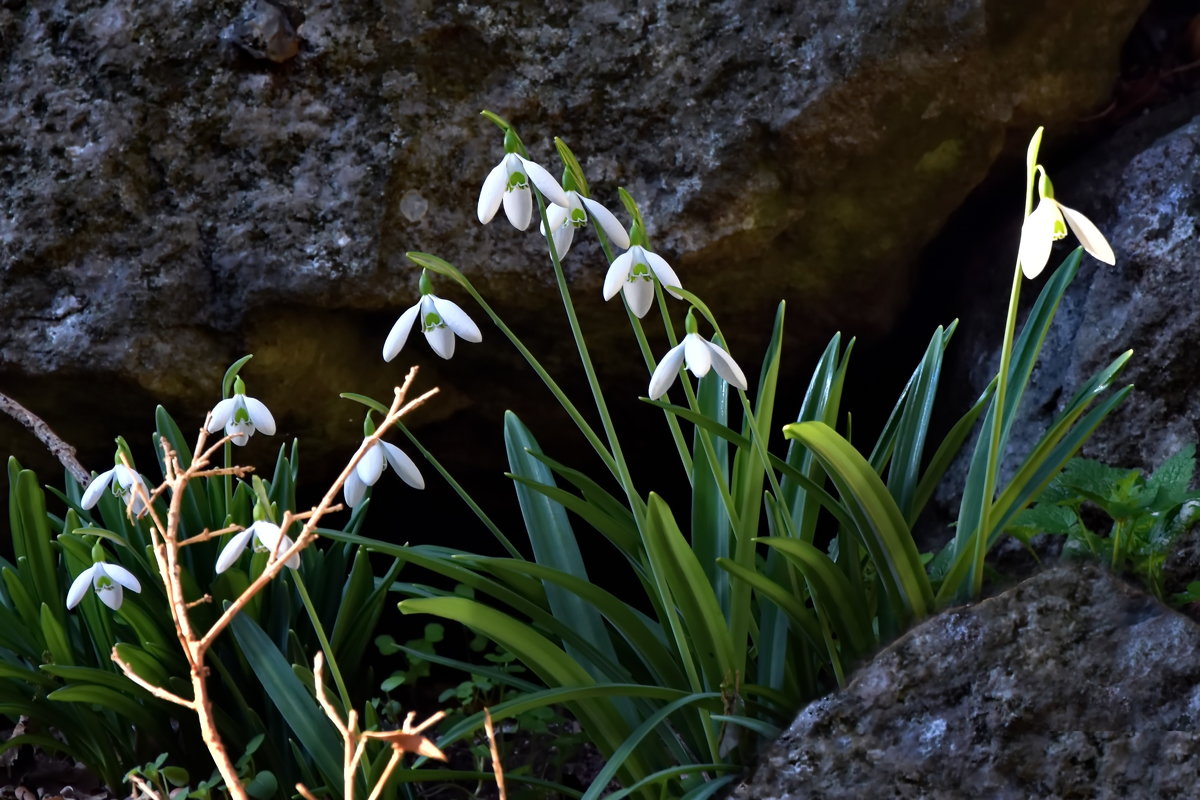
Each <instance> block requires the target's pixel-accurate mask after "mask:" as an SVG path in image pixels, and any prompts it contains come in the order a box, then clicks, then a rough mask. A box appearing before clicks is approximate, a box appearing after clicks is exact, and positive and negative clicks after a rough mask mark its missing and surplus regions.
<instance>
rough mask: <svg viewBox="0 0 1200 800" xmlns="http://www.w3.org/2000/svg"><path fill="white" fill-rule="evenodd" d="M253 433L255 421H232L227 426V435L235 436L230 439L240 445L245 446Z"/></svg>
mask: <svg viewBox="0 0 1200 800" xmlns="http://www.w3.org/2000/svg"><path fill="white" fill-rule="evenodd" d="M253 433H254V423H253V422H231V423H229V424H228V425H226V426H225V435H226V436H231V437H233V438H232V439H231V440H230V441H232V442H233V443H234V444H236V445H237V446H238V447H245V446H246V443H247V442H249V441H250V436H251V435H252V434H253Z"/></svg>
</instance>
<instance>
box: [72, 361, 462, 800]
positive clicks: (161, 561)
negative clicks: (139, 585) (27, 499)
mask: <svg viewBox="0 0 1200 800" xmlns="http://www.w3.org/2000/svg"><path fill="white" fill-rule="evenodd" d="M416 375H417V369H416V367H413V368H412V369H410V370H409V372H408V374H407V375H406V376H405V378H404V383H403V385H402V386H398V387H396V390H395V398H394V400H393V402H392V405H391V408H390V409H388V413H387V415H386V416H385V417H384V419H383V421H382V422H381V423H380V425H379V427H378V428H377V429H376V430H375V433H373V434H372V435H371V436H368V437H367V438H366V439H364V440H363V443H362V445H360V446H359V448H358V451H357V452H356V453H355V454H354V456H353V458H351V459H350V462H349V463H348V464H347V465H346V468H345V469H344V470H342V473H341V475H340V476H339V477H338V479H337V480H336V481H334V483H333V485H332V486H330V487H329V491H328V492H326V494H325V496H324V497H323V498H322V499H321V502H320V503H318V504H317V505H316V506H315V507H314V508H312V509H311V510H310V511H305V512H302V513H298V514H297V513H293V512H291V511H287V512H285V513H284V515H283V519H282V520H281V521H280V531H281V532H283V531H286V530H287V529H288V528H289V527H290V526H291V525H292V523H293V522H302V523H303V527H302V529H301V531H300V533H299V534H298V535H297V537H296V539H295V541H294V542H293V543H292V545H291V546H289V547H287V548H286V549H283V551H282V552H279V550H280V548H281V547H282V543H283V541H284V537H283V535H282V534H281V535H280V537H279V539H278V541H277V542H276V543H275V547H274V550H275V552H272V553H271V557H270V559H268V562H267V566H266V569H264V570H263V572H262V574H260V575H259V576H258V577H257V578H255V580H254V581H253V582H251V584H250V585H249V586H248V587H246V589H245V590H243V592H242V593H241V594H240V595H239V596H238V597H237V598H236V599H235V600H234V601H233V602H232V603H231V604H230V605H229V606H228V607H227V608H226V609H225V611H224V612H223V613H222V614H221V616H220V617H219V618H218V619H217V621H216V622H215V623H213V625H212V626H211V627H210V628H209V629H208V630H206V631H204V632H203V634H200V633H199V632H198V631H196V630H195V629H194V628H193V627H192V622H191V619H190V617H189V615H188V610H189V609H191V608H193V607H194V606H196V605H199V604H200V603H205V602H211V597H210V596H208V595H205V596H203V597H201V598H199V599H195V600H189V599H188V598H187V597H186V595H185V593H184V588H183V581H182V577H181V569H180V565H179V551H180V548H182V547H184V546H186V545H188V544H193V543H195V542H199V541H206V540H208V539H212V538H214V537H216V536H220V535H222V534H224V533H228V532H231V531H233V530H238V529H239V528H236V527H234V528H227V529H223V530H220V531H204V532H202V533H200V534H197V535H196V536H194V537H191V538H189V539H186V540H182V541H181V540H180V538H179V534H180V521H181V518H182V506H183V497H184V493H185V491H186V489H187V484H188V483H189V482H190V481H192V480H196V479H197V478H208V477H216V476H223V475H236V476H238V477H245V476H246V475H247V474H248V473H250V472H251V471H252V470H250V469H249V468H245V467H217V468H210V467H209V464H210V462H211V460H212V459H213V458H214V456H215V455H216V453H217V451H218V450H219V449H220V448H221V447H222V445H224V443H225V442H228V441H229V440H230V438H231V437H229V436H225V437H222V438H220V439H218V440H217V441H216V442H215V443H213V444H209V443H208V430H207V427H208V422H209V421H208V420H205V426H204V427H203V428H201V430H200V432H199V435H198V437H197V439H196V446H195V448H194V449H193V453H195V454H196V455H195V456H194V457H193V458H192V462H191V464H189V465H188V466H187V467H186V468H184V467H183V465H182V464H180V463H179V456H178V454H177V453H176V452H175V451H174V450H172V449H171V447H170V444H169V443H168V442H167V440H166V439H165V438H163V439H161V440H160V448H161V450H162V456H163V464H164V467H165V474H166V480H164V481H163V483H162V484H161V485H159V486H158V487H157V488H156V489H155V490H154V491H153V492H150V491H149V490H148V489H147V487H145V486H143V485H142V484H141V483H140V482H137V483H135V484H134V485H133V486H132V487H131V489H132V495H131V497H130V505H129V508H132V507H133V502H134V500H135V499H136V500H138V501H140V502H141V503H142V504H144V506H145V509H146V510H145V512H144V514H146V515H147V516H148V517H149V522H150V526H149V527H150V538H151V542H152V545H153V548H152V549H153V552H154V559H155V561H156V562H157V565H158V569H159V575H160V577H161V579H162V581H163V586H164V588H165V590H166V594H167V601H168V606H169V609H170V612H171V617H172V621H173V622H174V625H175V634H176V637H177V638H178V640H179V644H180V647H181V648H182V650H183V652H184V655H185V656H186V658H187V661H188V667H189V672H190V673H191V683H192V699H190V700H189V699H187V698H184V697H182V696H180V695H178V694H174V693H172V692H169V691H167V690H166V689H164V688H162V687H160V686H155V685H153V684H151V683H149V682H148V681H146V680H145V679H143V678H142V677H141V676H139V675H138V674H137V673H136V672H134V671H133V669H132V667H131V666H130V665H129V664H127V663H125V662H124V661H123V660H122V659H121V658H120V656H119V654H118V653H117V651H116V649H115V648H114V649H113V653H112V658H113V660H114V661H115V662H116V663H117V664H118V665H119V666H120V667H121V670H122V671H123V672H124V673H125V675H126V676H127V677H128V678H129V679H130V680H132V681H133V682H134V683H136V684H137V685H139V686H141V687H142V688H143V689H145V690H146V691H148V692H150V693H151V694H153V695H154V696H156V697H159V698H162V699H164V700H167V701H169V702H172V703H175V704H177V705H180V706H183V707H184V708H187V709H190V710H191V711H193V712H195V714H196V716H197V718H198V720H199V723H200V733H201V736H202V738H203V740H204V743H205V746H206V747H207V748H208V751H209V755H210V756H211V757H212V759H213V762H214V763H215V764H216V767H217V770H218V771H219V772H220V774H221V777H222V779H224V781H225V787H226V790H227V791H228V792H229V794H230V795H231V796H232V797H233V798H235V800H247V795H246V790H245V788H244V787H243V785H242V782H241V778H240V777H239V776H238V774H237V770H236V768H235V766H234V764H233V762H232V760H231V759H230V757H229V754H228V753H227V752H226V750H225V746H224V743H223V742H222V741H221V737H220V734H219V733H218V732H217V726H216V718H215V716H214V714H213V709H212V703H211V700H210V698H209V694H208V684H207V680H208V675H209V668H208V666H207V665H206V664H205V657H206V655H207V653H208V649H209V648H210V647H211V646H212V644H213V642H214V641H215V639H216V637H217V636H219V635H220V634H221V633H222V632H223V631H224V630H225V628H226V627H228V626H229V624H230V622H231V621H232V620H233V618H234V616H235V615H236V614H237V613H238V612H240V611H241V610H242V609H243V608H244V607H245V606H246V604H247V603H248V602H250V600H251V599H252V598H253V597H254V596H255V595H256V594H258V592H259V591H261V590H262V589H263V587H265V586H266V585H267V583H269V582H270V581H271V580H272V579H273V578H274V577H275V576H276V575H278V574H279V572H280V571H281V570H282V569H283V568H284V566H285V565H286V564H287V562H288V560H289V559H291V558H292V557H293V556H295V555H297V554H298V553H299V552H300V551H301V550H303V549H304V548H305V547H307V546H308V545H309V544H311V543H312V542H313V541H314V540H315V539H316V538H317V534H316V530H317V526H318V525H319V524H320V520H321V517H322V516H324V515H325V514H328V513H330V512H333V511H337V510H339V509H341V505H339V504H338V503H336V502H335V498H336V497H337V494H338V492H340V491H341V489H342V486H343V485H344V484H345V482H346V479H347V478H348V477H349V476H350V475H351V473H352V471H353V470H354V469H355V467H356V466H357V464H358V462H359V461H360V460H361V459H362V457H363V455H364V454H365V453H366V452H367V450H368V449H369V448H370V447H371V446H373V445H374V444H375V443H376V442H378V441H379V440H380V438H381V437H382V436H383V434H384V433H385V432H386V431H387V430H388V429H389V428H390V427H392V426H393V425H395V424H396V422H397V421H398V420H399V419H400V418H401V417H403V416H404V415H405V414H407V413H408V412H410V411H412V410H413V409H414V408H416V407H418V406H420V405H421V404H422V403H424V402H425V401H426V400H428V399H429V398H430V397H432V396H433V395H434V394H436V393H437V389H432V390H430V391H428V392H425V393H424V394H423V395H421V396H420V397H418V398H416V399H415V400H412V401H409V402H406V398H407V396H408V391H409V388H410V387H411V386H412V383H413V381H414V380H415V378H416ZM121 458H122V462H123V463H125V466H126V467H130V465H129V464H128V463H127V459H125V457H124V455H123V454H122V457H121ZM85 477H86V476H85ZM164 495H168V496H169V500H168V503H167V514H166V518H165V519H163V517H162V515H161V514H160V513H159V511H158V509H156V508H155V507H154V505H153V503H154V501H155V500H156V499H158V498H159V497H162V496H164ZM323 663H324V657H323V654H321V653H318V654H317V656H316V660H315V662H314V668H315V669H314V671H315V673H316V690H317V697H318V700H319V701H320V703H321V707H322V708H323V709H324V710H325V713H326V714H327V715H328V716H329V718H330V719H331V720H333V722H334V725H335V726H337V729H338V732H339V733H340V734H341V735H342V738H343V742H344V744H345V754H344V756H345V757H344V761H345V763H344V769H343V778H344V783H345V787H344V788H345V794H344V798H345V800H353V790H354V774H355V771H356V769H357V767H358V764H359V762H360V760H361V759H362V756H363V753H364V752H365V748H366V744H367V741H368V740H370V739H378V740H383V741H387V742H388V743H389V744H391V746H392V758H391V760H390V761H389V762H388V766H387V768H386V769H385V770H384V771H383V774H382V775H381V777H380V780H379V781H378V782H377V784H376V786H375V787H374V791H373V792H372V794H371V798H372V800H374V798H376V797H378V795H379V793H380V792H381V791H382V788H383V787H384V786H385V785H386V783H387V780H388V778H389V777H390V775H391V773H392V770H394V769H395V767H396V765H397V764H399V761H400V756H401V755H403V753H405V752H415V753H420V754H422V755H426V756H430V757H433V758H441V759H443V760H444V759H445V756H444V755H443V754H442V752H441V751H440V750H438V748H437V747H436V746H434V744H433V743H432V742H430V741H429V740H428V739H426V738H425V737H424V736H421V735H420V733H421V731H422V730H424V729H425V728H426V727H428V726H429V725H432V724H433V723H435V722H437V721H438V720H439V719H441V718H442V716H443V715H442V714H435V715H434V716H433V717H431V718H430V719H428V720H426V721H425V722H423V723H422V724H421V725H419V726H416V727H414V726H413V724H412V722H413V718H414V715H412V714H409V715H408V718H407V719H406V720H405V721H404V726H403V728H402V729H401V730H399V731H367V732H362V733H360V732H359V731H358V715H357V713H356V712H355V711H354V710H353V709H349V710H348V713H347V719H346V721H345V722H342V720H341V718H340V716H339V715H338V713H337V710H336V709H335V708H334V706H333V704H332V703H330V702H329V700H328V698H327V697H326V696H325V690H324V683H323V676H322V674H321V670H322V667H323ZM296 788H297V791H299V792H300V794H301V795H303V796H304V797H305V798H306V800H316V798H315V797H314V796H313V795H312V793H311V792H309V790H308V789H306V788H305V787H303V786H300V785H297V787H296Z"/></svg>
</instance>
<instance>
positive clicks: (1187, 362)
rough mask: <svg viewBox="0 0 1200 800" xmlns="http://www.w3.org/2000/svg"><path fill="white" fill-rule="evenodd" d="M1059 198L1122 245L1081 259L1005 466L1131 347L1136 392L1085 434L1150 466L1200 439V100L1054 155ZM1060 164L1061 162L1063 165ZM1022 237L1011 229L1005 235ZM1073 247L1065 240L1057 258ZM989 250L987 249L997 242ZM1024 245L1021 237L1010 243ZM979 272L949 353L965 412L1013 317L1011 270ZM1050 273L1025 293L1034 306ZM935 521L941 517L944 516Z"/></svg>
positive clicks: (958, 476)
mask: <svg viewBox="0 0 1200 800" xmlns="http://www.w3.org/2000/svg"><path fill="white" fill-rule="evenodd" d="M1044 163H1046V164H1047V166H1048V168H1049V169H1050V170H1051V176H1052V177H1053V179H1054V180H1055V187H1056V192H1057V195H1058V197H1059V198H1060V199H1061V200H1062V202H1064V203H1066V204H1067V205H1070V206H1072V207H1074V208H1078V209H1079V210H1081V211H1083V212H1084V213H1085V214H1087V215H1088V216H1089V217H1090V218H1091V219H1092V220H1093V221H1094V222H1095V223H1096V224H1097V225H1098V226H1099V227H1100V229H1101V230H1102V231H1103V232H1104V233H1105V234H1106V236H1107V237H1108V240H1109V242H1110V243H1111V244H1112V247H1113V250H1114V251H1115V253H1116V257H1117V264H1116V266H1115V267H1110V266H1108V265H1106V264H1102V263H1100V262H1098V261H1096V260H1095V259H1092V258H1091V257H1090V256H1087V255H1084V263H1083V265H1082V266H1081V268H1080V271H1079V275H1078V276H1077V277H1076V279H1075V282H1074V283H1073V284H1072V286H1071V287H1070V289H1069V290H1068V291H1067V294H1066V295H1065V297H1064V298H1063V302H1062V304H1061V306H1060V308H1059V311H1058V315H1057V317H1056V319H1055V322H1054V324H1053V326H1052V327H1051V329H1050V332H1049V334H1048V336H1047V337H1046V342H1045V345H1044V347H1043V351H1042V358H1041V360H1040V362H1039V364H1038V367H1037V368H1036V369H1035V371H1034V373H1033V377H1032V380H1031V383H1030V386H1029V389H1028V391H1027V392H1026V395H1025V397H1024V399H1023V401H1022V406H1021V418H1020V422H1019V424H1018V426H1017V427H1016V428H1015V429H1014V431H1013V434H1012V436H1011V437H1010V448H1009V459H1008V464H1007V466H1008V471H1009V472H1011V470H1012V469H1013V468H1015V465H1016V464H1017V463H1018V461H1019V460H1020V459H1023V458H1024V457H1025V455H1026V454H1027V453H1029V452H1030V451H1031V450H1032V448H1033V447H1034V445H1035V443H1036V442H1037V439H1038V438H1039V437H1040V436H1041V434H1042V432H1043V431H1044V430H1045V429H1046V428H1047V427H1048V426H1049V424H1050V423H1051V421H1052V420H1053V419H1054V418H1055V417H1056V416H1057V414H1058V413H1059V412H1060V411H1061V409H1062V408H1063V406H1064V405H1065V404H1066V403H1067V402H1068V401H1070V399H1071V398H1072V397H1073V395H1074V393H1075V391H1076V390H1077V389H1078V387H1079V386H1081V385H1082V384H1084V383H1085V382H1086V381H1087V380H1088V379H1089V378H1090V377H1091V376H1092V375H1093V374H1095V373H1096V372H1098V371H1099V370H1100V369H1102V368H1103V367H1105V366H1107V365H1108V364H1109V363H1110V362H1111V361H1112V360H1113V359H1115V358H1116V357H1117V356H1119V355H1120V354H1121V353H1123V352H1124V351H1125V350H1129V349H1132V350H1133V357H1132V359H1131V360H1130V361H1129V363H1128V365H1127V366H1126V368H1125V370H1124V371H1123V372H1122V373H1121V375H1120V376H1119V377H1118V379H1117V380H1116V381H1115V382H1114V385H1115V386H1123V385H1126V384H1132V385H1133V386H1134V387H1135V388H1134V391H1133V393H1132V394H1131V395H1130V396H1129V398H1128V399H1127V400H1126V401H1125V402H1124V403H1123V404H1122V405H1121V406H1120V407H1119V408H1118V409H1117V410H1116V411H1115V412H1114V413H1113V414H1112V415H1110V416H1109V417H1108V419H1107V420H1105V421H1104V422H1103V423H1102V424H1101V425H1100V427H1099V428H1098V429H1097V430H1096V431H1095V433H1094V434H1093V436H1092V437H1091V439H1090V440H1089V441H1088V442H1087V443H1086V444H1085V446H1084V448H1083V451H1082V455H1085V456H1087V457H1090V458H1095V459H1099V460H1101V461H1104V462H1105V463H1108V464H1112V465H1114V466H1120V467H1129V468H1139V469H1143V470H1147V471H1149V470H1153V469H1154V468H1156V467H1157V466H1158V465H1159V464H1161V463H1162V462H1163V461H1165V460H1166V459H1167V458H1168V457H1170V456H1171V455H1173V454H1175V453H1176V452H1178V451H1179V449H1180V448H1182V447H1183V446H1184V445H1186V444H1188V443H1195V442H1197V438H1198V436H1200V395H1198V394H1197V392H1196V390H1195V387H1196V375H1197V370H1198V368H1200V355H1198V354H1200V96H1198V95H1195V94H1193V95H1191V96H1185V97H1184V98H1182V99H1180V100H1179V101H1177V102H1176V103H1174V104H1171V105H1168V106H1164V107H1162V108H1159V109H1157V110H1155V111H1153V112H1151V113H1148V114H1146V115H1145V116H1143V117H1142V118H1140V119H1138V120H1137V121H1135V122H1133V123H1132V124H1130V125H1128V126H1127V127H1126V128H1124V129H1122V130H1121V131H1119V132H1118V133H1116V134H1115V135H1114V136H1113V137H1112V138H1111V139H1109V140H1107V141H1105V142H1104V143H1103V145H1102V146H1100V147H1097V148H1095V149H1093V150H1091V151H1089V152H1085V153H1082V154H1079V155H1078V156H1077V157H1076V158H1075V159H1074V160H1070V159H1067V158H1059V159H1056V158H1055V157H1054V156H1053V155H1052V156H1051V157H1050V158H1048V159H1045V160H1044ZM1056 164H1058V165H1059V166H1060V168H1059V169H1058V170H1055V165H1056ZM1008 233H1012V232H1008ZM1075 245H1076V243H1075V242H1074V240H1073V239H1072V240H1071V241H1069V242H1065V243H1064V244H1062V245H1059V246H1058V247H1057V248H1056V255H1055V256H1053V257H1052V259H1051V263H1052V264H1056V263H1057V261H1058V259H1059V258H1061V257H1064V256H1065V255H1066V254H1067V253H1068V252H1069V251H1070V249H1071V248H1073V247H1074V246H1075ZM984 249H994V248H990V247H989V246H988V245H987V244H985V245H984ZM1008 249H1009V250H1010V251H1011V252H1012V254H1013V255H1015V246H1012V247H1010V248H1008ZM989 266H990V267H991V268H989V269H982V268H980V269H975V270H973V273H974V275H975V276H976V277H975V284H974V286H972V287H970V288H969V289H968V290H967V293H966V294H965V295H964V296H961V297H960V298H959V301H960V302H959V307H958V309H957V310H958V311H959V312H961V314H962V317H963V320H964V323H965V324H964V325H963V326H961V329H960V334H961V335H960V336H959V337H958V338H959V341H957V342H955V344H954V348H952V349H951V351H950V352H951V354H952V357H951V364H952V366H950V367H948V368H947V373H946V375H945V377H944V380H945V381H946V383H947V384H948V385H949V386H951V387H954V386H958V387H960V388H961V389H963V390H964V391H963V392H962V395H961V396H960V397H958V398H957V399H956V401H955V402H954V403H950V404H948V405H947V408H952V407H959V408H963V407H965V406H966V404H967V402H968V398H971V399H973V398H974V397H975V396H977V395H978V392H979V391H981V390H982V388H983V387H984V386H985V385H986V383H987V382H988V380H990V378H991V376H992V375H994V374H995V370H996V368H997V365H998V363H999V350H998V346H997V345H998V342H999V333H1000V331H1001V329H1002V326H1003V319H1002V317H1001V316H999V315H1000V314H1002V312H1003V308H1002V304H1001V302H1000V301H999V300H998V298H1002V297H1007V292H1008V288H1007V282H1008V280H1009V278H1010V276H1011V271H1010V270H1011V267H1009V270H1003V269H996V268H994V265H989ZM1041 284H1042V280H1041V279H1038V280H1037V281H1035V282H1027V283H1026V284H1025V286H1024V287H1023V289H1022V294H1023V299H1025V300H1026V301H1027V302H1026V305H1028V302H1031V301H1032V300H1033V298H1034V297H1035V296H1036V294H1037V292H1038V291H1039V290H1040V288H1041ZM965 474H966V459H965V457H964V458H960V459H959V461H958V462H957V463H956V464H955V465H954V467H952V470H951V478H950V479H949V480H947V481H946V482H945V483H944V484H943V486H942V487H941V488H940V489H939V492H940V493H939V495H938V499H939V503H940V505H941V508H942V512H943V517H944V518H949V519H953V518H954V516H956V513H957V506H956V503H957V501H958V496H957V490H958V487H961V485H962V479H963V477H964V476H965ZM935 525H936V523H935Z"/></svg>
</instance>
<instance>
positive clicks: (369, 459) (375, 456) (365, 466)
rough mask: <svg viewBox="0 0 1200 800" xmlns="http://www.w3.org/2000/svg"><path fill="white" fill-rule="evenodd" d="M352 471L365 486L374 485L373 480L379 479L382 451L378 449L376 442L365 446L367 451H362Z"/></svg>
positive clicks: (381, 466) (381, 470)
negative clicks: (367, 446)
mask: <svg viewBox="0 0 1200 800" xmlns="http://www.w3.org/2000/svg"><path fill="white" fill-rule="evenodd" d="M354 471H355V472H356V473H357V474H358V477H359V479H360V480H361V481H362V482H363V483H365V484H366V485H367V486H374V485H375V481H377V480H379V476H380V475H381V474H382V473H383V451H382V450H380V449H379V443H378V442H376V443H375V444H373V445H371V446H370V447H369V448H367V452H365V453H363V456H362V458H360V459H359V460H358V464H356V465H355V467H354Z"/></svg>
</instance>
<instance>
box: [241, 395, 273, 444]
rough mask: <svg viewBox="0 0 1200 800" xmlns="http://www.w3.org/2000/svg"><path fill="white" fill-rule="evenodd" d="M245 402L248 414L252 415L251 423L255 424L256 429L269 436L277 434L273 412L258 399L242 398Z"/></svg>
mask: <svg viewBox="0 0 1200 800" xmlns="http://www.w3.org/2000/svg"><path fill="white" fill-rule="evenodd" d="M242 400H243V402H245V404H246V413H247V414H249V415H250V421H251V422H252V423H254V427H255V429H257V430H259V431H262V432H263V433H265V434H266V435H267V436H273V435H274V434H275V418H274V417H273V416H271V411H270V409H268V408H267V407H266V405H265V404H264V403H263V402H262V401H261V400H258V399H257V398H254V397H247V396H245V395H243V396H242Z"/></svg>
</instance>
